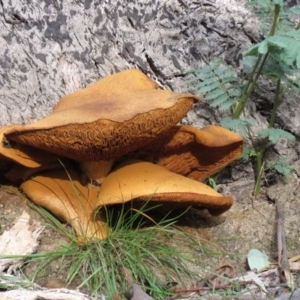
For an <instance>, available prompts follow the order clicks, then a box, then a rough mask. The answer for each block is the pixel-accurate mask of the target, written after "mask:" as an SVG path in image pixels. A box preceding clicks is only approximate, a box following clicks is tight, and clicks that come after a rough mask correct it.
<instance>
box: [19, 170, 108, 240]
mask: <svg viewBox="0 0 300 300" xmlns="http://www.w3.org/2000/svg"><path fill="white" fill-rule="evenodd" d="M20 189H21V190H22V191H23V192H24V193H25V194H26V195H27V196H28V197H29V198H30V199H31V200H32V201H33V202H35V203H36V204H38V205H40V206H43V207H44V208H46V209H48V210H49V211H51V212H52V213H53V214H54V215H55V216H56V217H58V218H59V219H61V220H62V221H64V222H67V223H69V224H71V225H72V226H73V228H74V230H75V232H76V233H77V235H78V236H79V239H80V240H91V239H103V238H105V237H106V236H107V234H108V227H107V225H106V224H105V223H103V222H102V221H100V220H97V219H96V217H95V208H96V207H95V205H94V203H95V200H96V199H97V196H98V191H97V190H96V188H95V187H93V186H89V187H88V188H87V187H84V186H82V185H81V183H80V178H79V175H78V174H77V173H76V172H75V171H74V170H72V169H71V168H68V173H67V172H66V170H55V171H50V172H45V173H41V174H39V175H37V176H35V177H33V178H32V179H30V180H28V181H26V182H24V183H23V184H22V185H21V187H20Z"/></svg>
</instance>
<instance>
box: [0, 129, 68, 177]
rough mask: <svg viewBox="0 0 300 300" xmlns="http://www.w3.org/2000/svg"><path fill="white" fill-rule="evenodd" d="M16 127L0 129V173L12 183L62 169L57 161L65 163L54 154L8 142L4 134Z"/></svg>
mask: <svg viewBox="0 0 300 300" xmlns="http://www.w3.org/2000/svg"><path fill="white" fill-rule="evenodd" d="M15 127H18V126H17V125H8V126H4V127H1V128H0V171H1V173H2V174H4V175H5V177H6V178H8V179H9V180H11V181H13V182H19V181H21V180H26V179H27V178H28V177H29V176H31V175H32V174H34V173H36V172H40V171H42V170H43V169H47V170H48V169H49V168H50V169H55V168H62V165H61V163H60V162H59V159H61V161H63V162H64V164H65V165H67V164H68V163H67V161H66V160H65V159H63V158H62V157H59V156H58V155H56V154H53V153H50V152H48V151H44V150H40V149H36V148H34V147H31V146H28V145H22V144H17V143H15V142H8V141H7V140H6V138H5V137H4V134H5V133H6V132H7V131H8V130H13V129H14V128H15Z"/></svg>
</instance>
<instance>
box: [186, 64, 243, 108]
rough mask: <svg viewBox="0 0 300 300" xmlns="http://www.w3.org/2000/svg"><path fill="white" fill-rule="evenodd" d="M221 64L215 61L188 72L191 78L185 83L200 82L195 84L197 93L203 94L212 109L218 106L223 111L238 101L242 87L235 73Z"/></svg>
mask: <svg viewBox="0 0 300 300" xmlns="http://www.w3.org/2000/svg"><path fill="white" fill-rule="evenodd" d="M221 63H222V61H221V60H220V59H216V60H213V61H211V62H210V63H209V64H208V65H207V66H204V67H200V68H198V69H194V70H193V72H190V73H191V74H192V75H193V78H192V79H190V80H188V81H187V82H188V83H191V82H195V81H200V82H198V83H197V84H196V88H197V91H198V92H199V93H200V94H203V95H204V97H205V99H207V100H208V101H209V102H211V105H212V106H213V107H216V106H218V105H220V109H222V110H225V109H228V108H230V107H231V106H232V105H233V104H234V103H235V102H236V101H238V100H239V97H240V95H241V94H242V86H241V84H240V82H241V79H240V78H239V77H238V76H237V72H236V71H235V70H234V69H233V68H232V67H230V66H223V65H221Z"/></svg>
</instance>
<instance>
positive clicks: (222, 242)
mask: <svg viewBox="0 0 300 300" xmlns="http://www.w3.org/2000/svg"><path fill="white" fill-rule="evenodd" d="M253 185H254V182H253V181H252V180H245V181H238V182H235V183H228V184H223V185H220V186H219V189H222V192H223V193H224V194H229V195H231V196H232V197H233V198H234V199H235V203H234V205H233V207H232V208H231V209H230V210H229V211H228V212H227V213H225V214H224V215H222V216H220V217H211V216H210V215H209V214H208V212H207V211H206V210H203V211H199V210H195V209H192V210H190V211H189V212H188V213H186V214H185V215H184V216H182V217H181V219H180V220H179V223H178V226H179V227H180V228H181V229H182V230H184V231H185V232H188V233H189V234H192V236H193V237H194V238H195V239H199V241H204V243H203V245H204V246H209V247H212V249H215V250H221V251H224V252H225V254H223V255H220V256H207V257H205V256H203V257H201V263H199V264H197V261H194V264H191V266H190V267H191V269H192V270H193V271H196V272H197V273H198V274H199V275H200V276H205V275H207V273H208V271H209V270H212V271H213V270H215V269H216V268H218V267H219V266H221V265H224V264H230V265H232V266H233V267H234V268H235V271H236V275H242V274H244V273H245V272H246V270H247V263H246V255H247V253H248V251H249V250H250V249H252V248H256V249H259V250H261V251H263V252H265V253H266V254H268V255H269V257H270V259H271V260H273V261H274V262H276V257H277V246H276V223H275V205H274V200H275V198H276V197H277V198H278V199H279V200H280V201H281V202H282V204H283V206H284V210H285V222H286V234H287V244H288V250H289V254H290V255H291V256H293V255H297V254H299V246H300V227H299V226H298V225H299V219H298V218H299V214H300V205H299V201H300V200H299V195H300V194H299V188H298V181H297V179H294V178H293V177H291V178H289V179H288V181H286V182H283V181H282V180H281V179H279V182H278V183H277V184H276V185H274V186H271V187H269V188H267V189H264V190H263V191H262V193H261V196H259V197H258V198H257V199H253V197H252V196H251V191H252V189H253ZM27 201H28V200H27ZM27 201H26V199H25V198H24V196H23V195H22V194H21V193H20V192H19V191H18V190H17V188H16V187H12V186H10V185H3V186H1V187H0V208H1V214H0V226H1V233H2V232H3V231H4V230H6V229H9V228H10V227H11V226H12V224H13V221H14V219H15V218H16V217H17V216H19V215H20V214H21V212H22V211H23V210H24V209H25V210H26V211H27V212H28V213H29V214H30V216H31V217H32V218H33V219H34V220H35V221H37V220H38V221H40V222H41V223H42V224H45V226H46V229H45V232H44V234H43V237H42V239H41V244H40V247H39V252H48V251H53V250H55V249H57V248H58V247H59V246H60V245H64V244H66V243H67V242H68V241H67V239H66V238H65V237H64V236H62V235H60V234H59V233H58V232H56V231H55V230H53V229H52V228H51V227H50V226H49V225H47V223H45V220H44V219H43V218H42V217H41V216H40V215H39V213H37V212H36V211H35V210H33V209H31V208H30V207H29V206H28V204H27V203H26V202H27ZM199 245H201V244H199ZM200 250H201V249H199V251H200ZM226 252H227V253H228V254H226ZM37 266H38V263H36V264H34V263H33V264H30V265H29V266H27V267H25V268H24V274H25V275H26V276H28V277H31V276H32V275H33V274H34V272H35V270H36V267H37ZM203 266H205V269H206V270H204V269H203ZM67 272H68V270H67V269H61V261H58V260H56V261H53V262H52V263H51V264H49V265H48V266H47V268H45V269H43V270H42V271H41V272H40V273H39V274H38V276H37V277H36V283H38V284H39V285H41V286H45V287H49V288H51V287H52V288H53V287H63V286H65V285H66V284H65V281H66V278H67ZM183 281H185V280H184V278H183ZM79 283H80V282H79V281H76V280H75V282H73V284H71V286H70V288H72V287H73V288H75V287H76V286H77V285H78V284H79ZM186 284H188V283H186ZM190 284H191V285H192V283H190ZM298 284H300V282H299V280H298Z"/></svg>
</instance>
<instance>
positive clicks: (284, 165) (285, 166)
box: [267, 157, 294, 177]
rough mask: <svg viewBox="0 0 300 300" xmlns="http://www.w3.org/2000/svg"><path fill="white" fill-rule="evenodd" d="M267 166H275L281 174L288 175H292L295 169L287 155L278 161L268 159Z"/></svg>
mask: <svg viewBox="0 0 300 300" xmlns="http://www.w3.org/2000/svg"><path fill="white" fill-rule="evenodd" d="M267 168H269V169H273V168H274V169H275V170H276V171H277V172H278V173H279V174H281V175H283V176H286V177H288V176H290V175H291V171H292V170H293V169H294V167H293V166H292V165H291V164H290V162H289V160H288V159H287V158H286V157H281V158H280V159H279V160H278V161H277V162H273V161H267Z"/></svg>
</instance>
